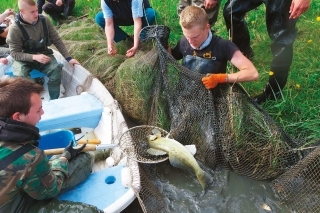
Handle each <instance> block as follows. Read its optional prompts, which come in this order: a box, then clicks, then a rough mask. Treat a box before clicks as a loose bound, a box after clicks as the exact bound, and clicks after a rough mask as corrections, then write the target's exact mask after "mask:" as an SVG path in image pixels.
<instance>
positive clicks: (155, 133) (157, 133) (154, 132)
mask: <svg viewBox="0 0 320 213" xmlns="http://www.w3.org/2000/svg"><path fill="white" fill-rule="evenodd" d="M151 132H152V134H153V135H155V136H156V137H157V138H161V132H160V130H158V129H153V130H152V131H151Z"/></svg>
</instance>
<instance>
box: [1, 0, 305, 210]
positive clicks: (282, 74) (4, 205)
mask: <svg viewBox="0 0 320 213" xmlns="http://www.w3.org/2000/svg"><path fill="white" fill-rule="evenodd" d="M37 2H38V4H36V3H35V1H34V0H18V7H19V14H18V15H17V17H16V21H15V22H14V23H13V24H11V26H10V30H9V31H8V29H7V28H4V29H1V31H0V42H1V43H0V50H1V52H0V54H3V55H4V56H5V55H6V54H8V52H2V50H3V49H2V48H8V47H9V50H10V55H11V56H12V58H13V59H15V60H14V64H13V70H14V75H15V76H16V77H17V78H11V79H6V80H2V81H0V162H1V164H0V165H1V166H2V167H3V168H2V167H1V168H0V171H1V173H0V184H1V186H2V187H1V188H0V197H1V201H0V212H29V210H30V212H31V210H32V208H35V206H36V204H35V202H36V201H37V200H42V199H49V198H52V197H55V196H56V195H57V194H59V192H60V191H61V189H63V188H64V187H65V186H66V184H67V182H68V178H69V176H68V169H69V166H70V165H69V163H70V161H71V160H72V159H76V158H79V157H82V158H84V157H85V158H87V160H88V161H91V160H92V158H91V157H90V156H88V155H85V154H79V152H80V151H81V149H79V150H75V149H73V148H72V146H68V147H66V149H65V151H64V154H63V155H61V156H60V157H57V158H55V159H54V160H53V161H52V162H50V163H49V161H48V159H47V158H46V156H45V155H44V153H43V152H41V151H40V150H39V149H38V148H36V146H35V145H34V142H35V141H36V140H38V139H39V137H40V135H39V129H37V128H36V127H35V125H36V124H37V123H38V121H39V120H40V118H41V115H42V114H43V110H42V107H41V106H42V104H41V98H40V94H41V93H42V92H43V87H42V86H41V85H38V84H36V83H34V82H33V81H30V80H27V79H25V78H19V77H29V78H30V71H31V70H32V69H38V70H40V71H41V72H44V73H45V74H46V75H47V76H48V77H49V82H48V87H49V94H50V98H51V99H56V98H58V96H59V90H60V87H59V86H60V83H61V65H60V64H58V63H57V61H56V59H55V57H54V56H53V52H52V50H51V49H50V48H48V47H49V46H50V45H51V44H54V45H55V46H56V48H57V49H58V50H59V52H60V53H61V54H62V55H63V56H64V58H65V59H66V60H67V61H68V62H69V63H70V65H71V66H72V67H73V66H75V65H76V64H79V62H78V61H77V60H76V59H73V58H72V56H71V55H70V53H69V52H68V50H67V49H66V47H65V45H64V43H63V41H62V39H61V37H60V36H59V34H58V32H57V31H56V30H55V29H54V27H53V25H52V23H51V21H50V20H49V19H48V18H47V17H46V16H42V15H39V13H41V12H42V10H43V11H45V12H46V13H48V14H49V15H51V16H52V17H53V18H54V19H59V18H60V16H68V15H70V11H71V10H72V8H73V7H74V6H75V1H74V0H73V1H72V0H70V1H68V0H49V1H48V3H47V4H44V3H45V1H44V0H38V1H37ZM220 4H221V0H195V1H191V0H180V2H179V5H178V9H177V10H178V14H179V17H180V20H179V23H180V25H181V29H182V32H183V37H182V38H181V39H180V40H179V41H178V43H177V44H176V45H175V46H174V47H173V48H170V47H169V46H167V45H166V47H165V48H167V49H168V51H169V52H170V53H171V54H172V55H173V57H174V58H176V59H177V60H180V59H182V64H183V66H185V67H187V68H189V69H190V70H191V71H195V72H199V73H202V74H204V77H203V78H202V82H203V84H204V87H205V88H207V89H213V88H215V87H216V86H217V85H218V84H221V83H234V82H247V81H253V80H257V79H258V78H259V73H258V71H257V69H256V68H255V66H254V65H253V64H252V62H251V61H250V59H251V58H252V57H253V56H254V53H253V49H252V48H251V46H250V36H249V30H248V28H247V25H246V22H245V20H244V17H245V14H246V13H247V12H248V11H250V10H253V9H255V8H257V7H258V6H260V5H261V4H265V5H266V24H267V31H268V34H269V37H270V39H271V41H272V43H271V52H272V55H273V59H272V61H271V63H270V69H271V71H272V73H273V75H270V77H269V82H268V83H267V85H266V87H265V89H264V90H263V92H262V93H261V94H259V95H258V96H256V97H254V100H255V101H256V102H257V103H263V102H264V101H266V100H267V99H274V98H277V96H278V95H279V93H280V92H281V90H282V89H283V88H284V86H285V84H286V81H287V77H288V73H289V68H290V66H291V63H292V57H293V47H292V46H293V42H294V40H295V38H296V35H297V29H296V21H297V19H298V17H299V16H300V15H301V14H302V13H304V12H305V11H306V10H307V9H308V7H309V5H310V0H228V1H227V2H226V3H225V5H224V8H223V16H224V19H225V22H226V27H227V30H228V31H230V32H231V36H232V41H230V40H226V39H223V38H221V37H219V36H217V35H215V34H214V32H213V31H212V29H211V28H212V27H213V26H214V24H215V22H216V20H217V17H218V11H219V8H220ZM101 8H102V12H100V13H98V14H97V15H96V17H95V20H96V22H97V24H98V25H99V26H100V27H101V28H103V29H104V31H105V34H106V38H107V46H108V52H107V53H108V54H110V55H115V54H116V53H117V50H116V49H115V45H114V42H120V41H123V40H126V39H131V40H132V41H133V46H132V47H131V48H130V49H129V50H128V51H127V53H126V55H127V57H133V56H134V55H135V53H136V51H137V49H138V47H139V33H140V31H141V29H142V28H143V27H144V26H147V25H152V24H153V23H154V22H155V17H156V11H155V10H154V9H153V8H152V7H151V5H150V3H149V1H148V0H118V1H115V0H101ZM12 13H13V11H12V10H11V9H8V10H6V11H5V12H4V13H3V14H1V15H0V22H2V21H3V20H4V19H5V18H7V17H8V16H9V15H11V14H12ZM62 14H63V15H62ZM130 25H133V26H134V32H133V38H132V36H130V35H128V34H127V33H125V32H124V31H123V30H122V29H121V26H130ZM3 38H6V42H3V41H4V39H3ZM228 61H230V62H231V63H232V64H233V65H234V66H235V67H237V69H238V72H236V73H230V74H227V73H226V68H227V62H228ZM1 62H3V63H6V61H5V59H2V61H1ZM195 64H197V66H195ZM11 94H15V95H11ZM22 147H23V148H22ZM18 150H20V151H18ZM21 150H22V152H21ZM19 153H20V154H19ZM73 162H74V161H73ZM23 165H24V166H23ZM90 169H91V168H90ZM17 174H19V175H17ZM44 205H45V204H44ZM87 207H88V206H84V207H82V208H83V209H86V208H87ZM88 208H89V207H88ZM90 208H91V207H90ZM88 212H90V211H88ZM91 212H102V211H100V210H98V209H95V208H94V209H92V211H91Z"/></svg>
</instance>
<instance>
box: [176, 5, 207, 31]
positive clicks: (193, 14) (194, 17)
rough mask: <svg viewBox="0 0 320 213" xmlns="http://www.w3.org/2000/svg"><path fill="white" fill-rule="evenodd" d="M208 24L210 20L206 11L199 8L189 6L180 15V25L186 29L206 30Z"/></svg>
mask: <svg viewBox="0 0 320 213" xmlns="http://www.w3.org/2000/svg"><path fill="white" fill-rule="evenodd" d="M208 23H209V18H208V15H207V13H206V11H205V10H204V9H202V8H200V7H197V6H188V7H186V8H184V9H183V10H182V12H181V14H180V25H181V27H183V28H185V29H191V28H192V27H194V26H199V27H200V28H201V29H204V28H205V27H206V26H207V24H208Z"/></svg>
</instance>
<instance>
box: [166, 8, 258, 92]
mask: <svg viewBox="0 0 320 213" xmlns="http://www.w3.org/2000/svg"><path fill="white" fill-rule="evenodd" d="M180 25H181V28H182V32H183V35H184V36H183V37H182V38H181V39H180V40H179V41H178V43H177V45H176V46H175V47H174V48H172V49H171V54H172V56H173V57H174V58H175V59H177V60H180V59H182V65H183V66H184V67H186V68H188V69H190V70H191V71H194V72H199V73H201V74H207V75H206V76H205V77H203V78H202V82H203V84H204V86H205V87H206V88H207V89H213V88H215V87H216V86H217V85H218V84H221V83H235V82H237V83H240V82H247V81H254V80H257V79H258V78H259V74H258V71H257V69H256V68H255V66H254V65H253V64H252V63H251V61H250V60H249V59H248V58H246V57H245V56H244V55H243V54H242V53H241V51H240V50H239V48H238V47H237V46H236V45H235V44H233V43H232V42H231V41H229V40H225V39H223V38H221V37H219V36H217V35H214V34H212V32H211V30H210V24H209V19H208V16H207V14H206V12H205V10H204V9H202V8H199V7H196V6H188V7H186V8H185V9H184V10H183V11H182V12H181V14H180ZM169 51H170V49H169ZM228 61H230V62H231V64H233V65H234V66H235V67H237V68H238V70H239V71H238V72H235V73H230V74H227V73H226V69H227V62H228Z"/></svg>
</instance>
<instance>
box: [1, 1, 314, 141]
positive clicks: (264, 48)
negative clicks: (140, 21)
mask: <svg viewBox="0 0 320 213" xmlns="http://www.w3.org/2000/svg"><path fill="white" fill-rule="evenodd" d="M150 2H151V5H152V6H153V8H154V9H155V10H156V11H157V18H156V24H164V25H167V26H169V27H170V28H171V35H170V41H169V42H170V44H171V45H172V46H173V45H175V43H176V42H177V41H178V39H179V38H180V37H181V35H182V33H181V29H180V27H179V23H178V16H177V13H176V5H177V3H178V1H176V2H174V3H172V0H150ZM224 2H225V0H222V7H223V5H224ZM9 7H10V8H13V9H15V10H16V11H18V9H17V2H16V1H12V0H2V1H1V5H0V11H4V10H5V9H6V8H9ZM99 7H100V1H99V0H77V1H76V8H75V9H74V11H73V16H76V17H79V16H82V15H85V14H88V18H90V19H93V18H94V15H95V14H96V13H97V12H98V11H99ZM222 7H221V8H220V11H221V10H222ZM264 11H265V7H264V5H262V6H260V7H259V8H258V9H257V10H253V11H251V12H250V13H248V15H247V17H246V20H247V23H248V25H249V30H250V33H251V38H252V40H251V41H252V47H253V49H254V52H255V57H254V59H253V63H254V64H255V66H256V67H257V69H258V71H259V73H260V80H259V81H257V82H250V83H245V84H243V85H244V87H245V88H246V89H247V91H248V92H249V94H251V95H255V94H258V93H260V92H261V91H262V89H263V88H264V85H265V83H266V82H267V79H268V73H269V64H270V61H271V52H270V48H269V47H270V39H269V37H268V34H267V31H266V26H265V22H264V20H265V12H264ZM297 27H298V37H297V39H296V41H295V44H294V59H293V64H292V66H291V71H290V74H289V78H288V83H287V85H286V88H285V89H284V90H283V96H284V99H283V100H278V101H268V102H266V103H264V104H263V105H262V107H263V108H264V109H265V110H266V111H267V112H268V113H269V114H270V115H271V116H272V117H273V118H274V119H275V120H276V122H277V123H279V124H280V125H281V126H282V127H283V128H284V129H285V131H286V132H287V133H289V134H290V135H292V136H293V137H294V138H298V139H303V140H304V139H305V140H306V142H308V144H311V143H312V142H313V141H315V140H317V139H318V138H320V113H319V110H320V104H319V99H318V98H320V89H319V88H320V80H319V79H320V60H319V58H320V57H319V52H320V47H319V42H320V1H316V0H313V1H312V3H311V6H310V8H309V10H308V11H307V12H306V13H304V14H303V15H302V16H301V17H300V19H299V21H298V24H297ZM213 29H214V30H215V31H216V33H217V34H218V35H220V36H221V37H224V38H228V37H227V32H226V28H225V25H224V20H223V17H222V11H221V12H220V14H219V18H218V23H217V24H216V25H215V26H214V27H213ZM126 30H128V31H129V30H131V28H127V29H126ZM229 71H230V72H232V71H235V70H232V68H231V66H230V70H229Z"/></svg>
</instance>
